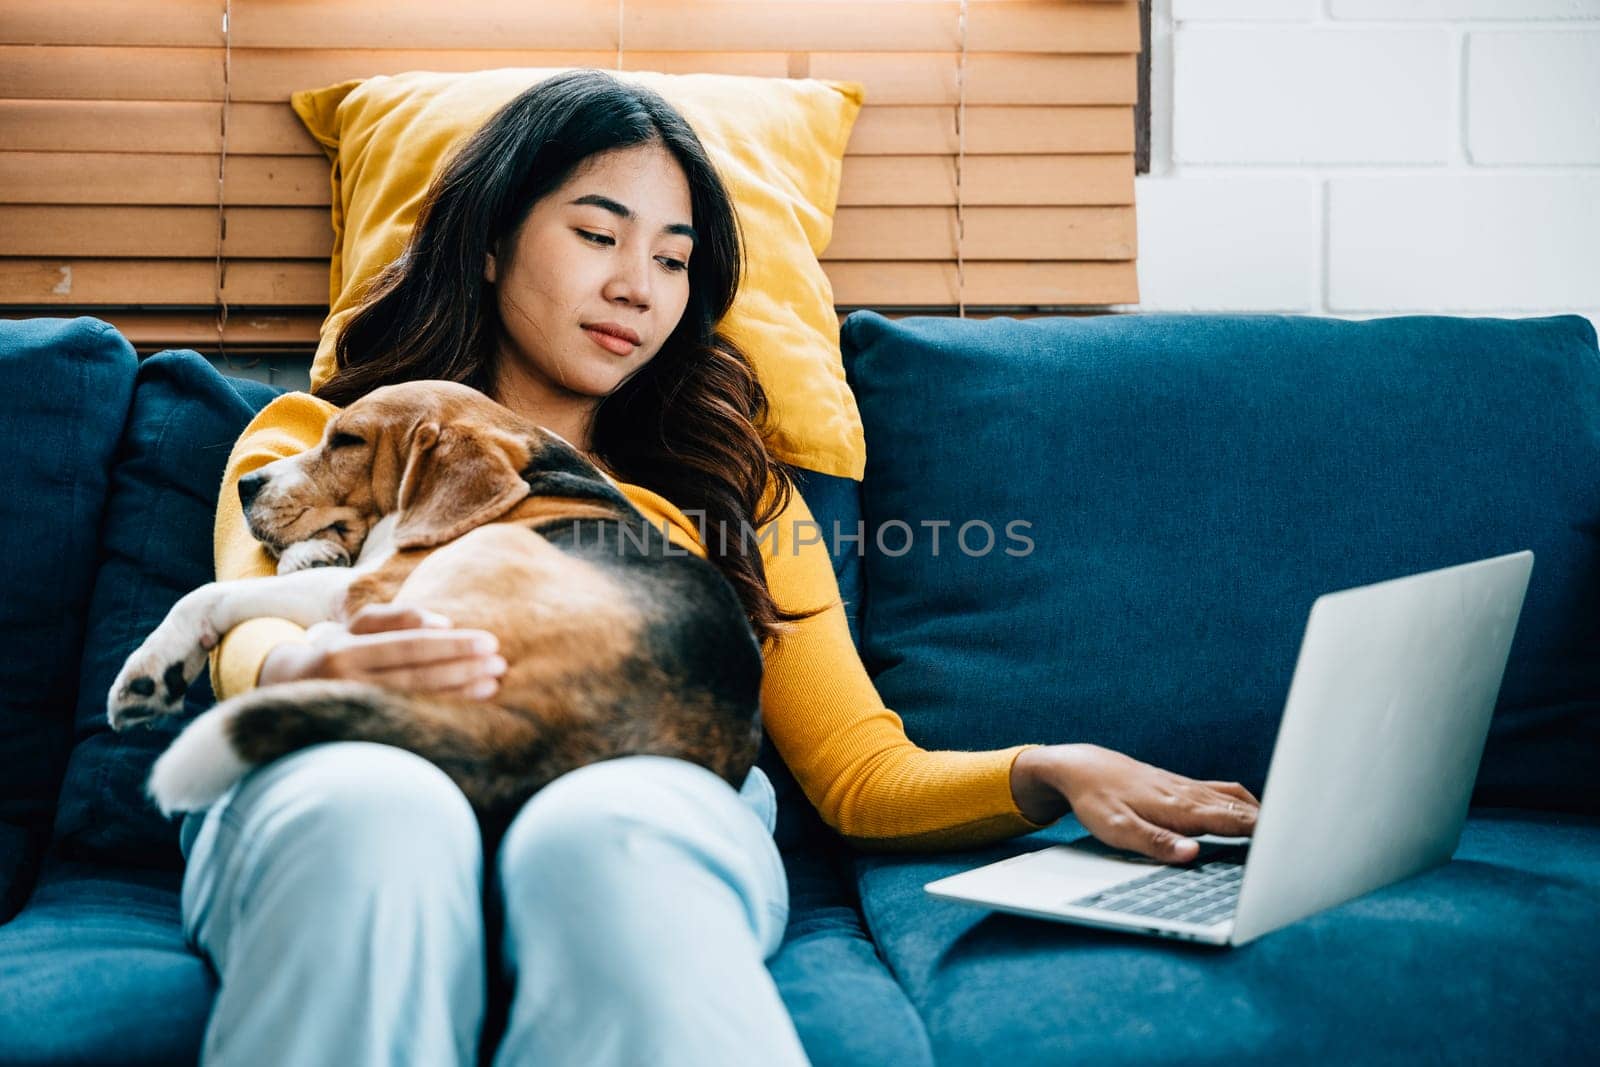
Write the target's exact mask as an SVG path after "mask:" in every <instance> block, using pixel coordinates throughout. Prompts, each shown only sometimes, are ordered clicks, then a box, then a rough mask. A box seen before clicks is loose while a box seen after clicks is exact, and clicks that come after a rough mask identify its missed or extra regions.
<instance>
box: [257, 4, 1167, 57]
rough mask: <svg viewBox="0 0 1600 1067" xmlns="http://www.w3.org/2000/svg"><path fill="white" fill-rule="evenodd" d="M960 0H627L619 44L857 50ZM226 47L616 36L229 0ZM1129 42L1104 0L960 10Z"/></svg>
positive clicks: (1019, 39) (910, 31) (469, 18)
mask: <svg viewBox="0 0 1600 1067" xmlns="http://www.w3.org/2000/svg"><path fill="white" fill-rule="evenodd" d="M960 6H961V5H960V4H959V3H956V2H951V0H944V2H938V3H929V2H923V3H895V4H884V3H871V2H861V0H846V2H838V0H831V2H830V0H798V2H797V0H788V2H775V0H769V2H764V3H748V2H740V0H734V2H727V0H721V2H717V0H696V2H692V3H691V2H685V0H629V2H628V3H627V4H626V5H625V8H624V14H623V43H624V45H625V50H626V51H636V50H637V51H645V52H689V51H698V52H816V51H824V50H829V49H837V48H839V46H840V43H841V42H848V44H849V47H851V48H853V49H855V50H858V51H866V52H890V51H894V52H933V51H944V50H954V49H959V47H960V37H959V35H958V28H959V12H960ZM234 10H235V26H236V29H235V37H234V43H235V45H236V46H242V47H246V48H294V47H298V46H301V45H303V44H304V42H306V41H312V40H314V41H318V42H319V43H321V44H322V45H323V46H324V47H327V48H351V49H355V48H394V49H411V48H451V49H454V48H465V49H503V48H506V47H507V46H508V44H509V45H510V46H512V47H516V46H527V45H529V44H534V43H537V44H538V45H539V46H540V47H544V48H561V49H573V50H588V49H615V48H616V47H617V33H616V26H617V18H616V13H617V4H616V3H615V0H563V2H562V3H559V4H529V3H526V2H525V0H516V2H509V0H502V2H500V3H474V4H465V5H447V4H440V3H438V2H437V0H356V2H348V0H347V2H345V3H342V4H339V5H336V6H334V5H328V6H321V7H317V8H310V7H307V6H305V5H295V4H282V3H267V2H262V0H249V2H244V0H235V8H234ZM1063 41H1066V42H1069V43H1070V47H1071V49H1072V50H1073V51H1079V52H1137V51H1138V50H1139V22H1138V6H1137V4H1135V3H1132V2H1122V3H1116V4H1106V3H1054V4H1049V5H1044V4H1039V3H984V4H975V5H972V6H971V7H970V9H969V14H968V25H967V46H968V48H969V49H970V50H973V51H1010V52H1033V51H1062V50H1063V47H1064V46H1063V45H1062V44H1061V43H1060V42H1063Z"/></svg>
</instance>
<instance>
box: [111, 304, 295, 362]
mask: <svg viewBox="0 0 1600 1067" xmlns="http://www.w3.org/2000/svg"><path fill="white" fill-rule="evenodd" d="M94 314H95V315H96V316H97V317H99V318H102V319H104V320H105V321H107V322H109V323H111V325H113V326H115V327H116V328H117V330H118V331H119V332H120V333H121V334H122V336H124V337H126V338H127V339H128V340H129V341H131V342H133V344H134V345H135V346H137V347H138V348H140V349H141V350H145V349H152V348H158V347H159V348H168V347H171V348H177V347H194V348H199V349H200V350H201V351H206V350H207V349H208V348H209V349H214V348H215V347H216V341H217V316H216V313H215V312H214V311H209V310H208V311H125V310H111V311H103V312H101V311H96V312H94ZM322 319H323V315H322V313H321V312H300V313H283V312H276V311H271V310H268V311H260V310H257V309H254V308H249V309H238V310H234V311H231V312H230V313H229V315H228V322H227V326H226V327H225V328H224V333H223V337H224V339H225V341H226V343H227V344H228V346H229V347H230V348H232V347H258V348H270V349H274V350H277V349H284V348H291V347H293V348H306V349H308V350H315V348H316V344H317V336H318V333H319V332H320V331H321V329H322Z"/></svg>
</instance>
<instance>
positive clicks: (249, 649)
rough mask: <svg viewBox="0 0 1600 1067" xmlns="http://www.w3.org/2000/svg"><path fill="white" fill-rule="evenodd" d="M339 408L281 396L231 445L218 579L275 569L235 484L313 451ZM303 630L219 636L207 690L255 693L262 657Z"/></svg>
mask: <svg viewBox="0 0 1600 1067" xmlns="http://www.w3.org/2000/svg"><path fill="white" fill-rule="evenodd" d="M338 410H339V409H338V408H336V407H334V406H333V405H332V404H329V403H328V402H327V401H324V400H318V399H317V398H316V397H313V396H311V395H310V394H309V393H286V394H285V395H283V396H280V397H278V398H277V399H276V400H274V401H272V403H270V404H268V405H267V406H266V407H264V408H262V409H261V411H260V412H259V413H258V414H257V415H256V417H255V418H254V419H253V420H251V422H250V425H249V426H246V427H245V430H244V433H242V434H240V435H239V440H238V441H236V442H235V443H234V446H233V453H232V455H230V456H229V457H228V466H227V470H226V472H225V473H224V474H223V477H222V489H221V492H220V494H219V496H218V499H217V520H216V530H215V542H214V550H215V561H216V571H217V578H218V580H219V581H225V580H228V579H232V578H263V577H268V576H270V575H273V574H276V573H277V564H276V563H275V562H274V561H273V559H272V557H271V556H270V555H268V554H267V551H266V549H264V548H263V547H262V546H261V543H260V542H259V541H257V540H256V539H255V538H254V537H252V536H251V534H250V529H249V527H247V526H246V525H245V521H244V509H243V508H242V507H241V506H240V504H239V479H240V478H242V477H244V476H245V475H246V474H249V473H251V472H252V471H255V470H259V469H260V468H262V467H265V466H266V465H267V464H268V463H271V462H273V461H274V460H277V459H282V458H284V457H285V456H292V455H295V454H297V453H300V452H304V451H305V450H306V449H308V448H313V447H315V446H316V444H317V442H318V441H320V440H322V431H323V428H324V427H325V426H326V425H327V423H328V420H329V419H331V418H332V417H333V415H334V413H335V412H337V411H338ZM304 640H305V630H304V629H303V628H302V627H301V626H299V625H298V624H296V623H293V622H290V621H289V620H288V619H277V618H259V619H250V620H248V621H246V622H244V623H241V624H240V625H238V626H235V627H234V628H233V629H232V630H229V631H228V633H227V634H226V635H225V636H224V637H223V639H222V643H221V644H219V645H218V646H217V647H216V649H214V650H213V651H212V653H211V688H212V690H213V691H214V692H215V693H216V695H217V699H218V700H226V699H228V698H229V697H235V696H238V695H239V694H240V693H244V692H248V691H249V690H251V689H254V688H255V685H256V679H257V677H258V676H259V675H260V674H261V664H262V662H263V661H265V660H266V658H267V653H268V652H270V651H272V649H273V648H274V647H275V646H277V645H279V644H281V643H283V642H285V641H304Z"/></svg>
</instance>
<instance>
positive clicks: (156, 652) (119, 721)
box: [106, 587, 219, 730]
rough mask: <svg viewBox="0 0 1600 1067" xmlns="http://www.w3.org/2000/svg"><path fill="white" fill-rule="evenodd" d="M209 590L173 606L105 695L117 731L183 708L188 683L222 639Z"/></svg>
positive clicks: (110, 720) (131, 657)
mask: <svg viewBox="0 0 1600 1067" xmlns="http://www.w3.org/2000/svg"><path fill="white" fill-rule="evenodd" d="M204 590H205V587H202V588H201V589H199V590H196V591H195V592H194V593H191V594H189V595H188V596H186V597H184V598H183V599H182V600H180V601H178V603H177V604H175V605H173V608H172V610H171V611H170V612H169V613H168V614H167V617H166V618H165V619H163V620H162V622H161V625H160V626H158V627H156V632H155V633H153V634H151V635H150V636H149V637H148V638H146V639H145V642H144V644H142V645H140V646H139V647H138V648H137V649H135V650H134V653H133V655H131V656H129V657H128V661H127V662H126V663H124V664H123V665H122V670H120V671H118V672H117V677H116V680H115V681H113V682H112V683H111V691H110V692H109V693H108V694H106V719H107V720H108V721H109V722H110V723H111V728H112V729H113V730H125V729H127V728H128V727H129V726H133V725H135V724H137V723H141V722H148V721H149V720H151V719H154V718H157V717H159V716H162V715H171V714H173V713H175V712H178V711H181V710H182V709H183V697H184V694H185V693H187V692H188V691H189V683H190V682H192V681H194V680H195V678H196V677H198V676H199V674H200V672H201V670H203V669H204V668H205V665H206V656H207V654H208V653H209V652H210V650H211V649H213V648H215V647H216V646H217V641H218V640H219V638H218V636H217V632H216V630H215V628H213V627H212V625H211V623H210V620H209V618H208V615H209V611H208V610H207V605H208V603H209V599H210V598H209V597H207V596H203V595H199V594H202V593H204Z"/></svg>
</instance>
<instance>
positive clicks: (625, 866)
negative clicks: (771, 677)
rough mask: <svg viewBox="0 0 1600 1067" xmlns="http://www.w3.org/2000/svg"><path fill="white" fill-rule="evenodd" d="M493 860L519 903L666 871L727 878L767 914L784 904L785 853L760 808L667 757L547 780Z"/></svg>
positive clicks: (604, 888)
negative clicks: (775, 842)
mask: <svg viewBox="0 0 1600 1067" xmlns="http://www.w3.org/2000/svg"><path fill="white" fill-rule="evenodd" d="M496 866H497V871H498V877H499V880H500V883H501V890H502V892H503V893H504V895H505V898H506V901H507V906H508V908H511V909H513V910H514V909H517V908H519V907H533V906H537V905H538V904H540V903H541V902H544V903H558V904H559V903H560V901H562V900H566V901H567V902H568V903H573V902H575V901H578V900H580V899H583V900H584V901H585V902H586V904H591V903H594V902H596V901H598V900H601V899H605V900H613V899H620V898H627V897H629V896H630V895H633V894H638V893H643V894H646V895H648V894H649V893H651V892H652V891H653V890H652V888H651V886H652V883H653V882H654V883H655V884H656V886H657V888H659V882H660V880H661V879H668V878H679V879H682V878H689V879H691V880H700V879H710V880H712V881H713V882H720V883H723V884H725V885H726V886H727V887H728V888H730V889H732V890H733V891H734V892H735V893H736V894H737V895H738V896H739V897H741V898H743V900H744V901H745V902H746V904H747V906H750V907H751V908H752V910H753V911H756V912H758V913H761V914H763V915H764V914H765V913H767V912H769V911H772V910H775V909H786V907H787V885H786V882H785V879H784V876H783V864H782V860H781V859H780V858H779V857H778V854H777V849H776V847H775V846H774V845H773V843H772V837H771V835H770V834H769V833H768V832H767V829H766V827H765V826H764V825H762V823H761V821H760V819H759V818H758V817H757V816H756V814H755V813H754V812H752V811H751V810H750V808H749V806H748V805H747V804H746V803H745V802H744V801H743V800H742V799H741V798H740V796H739V794H738V793H737V792H735V791H734V790H733V789H732V788H730V787H729V786H728V784H727V783H726V782H724V781H723V780H722V779H721V778H719V777H717V776H716V775H715V774H713V773H711V772H710V771H708V770H706V769H705V768H703V767H700V766H698V765H696V764H692V763H688V762H685V761H683V760H678V759H670V758H667V757H662V756H628V757H623V758H620V759H614V760H606V761H604V762H601V763H596V764H591V765H589V766H587V767H582V768H580V769H578V770H575V771H572V772H570V773H568V774H565V775H563V776H562V777H560V778H558V779H556V780H555V781H554V782H551V783H550V784H549V785H548V786H546V787H545V788H544V789H543V790H541V791H540V792H539V793H538V794H536V795H535V796H534V797H533V799H532V800H530V801H529V802H528V803H527V804H525V805H524V806H523V808H522V810H521V811H520V812H519V813H518V814H517V817H516V818H515V819H514V820H512V823H511V826H510V827H509V828H508V830H507V831H506V835H505V838H504V839H503V841H502V842H501V844H500V849H499V855H498V857H497V864H496ZM552 896H554V897H555V898H559V899H558V900H546V898H549V897H552ZM569 898H570V899H569Z"/></svg>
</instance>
